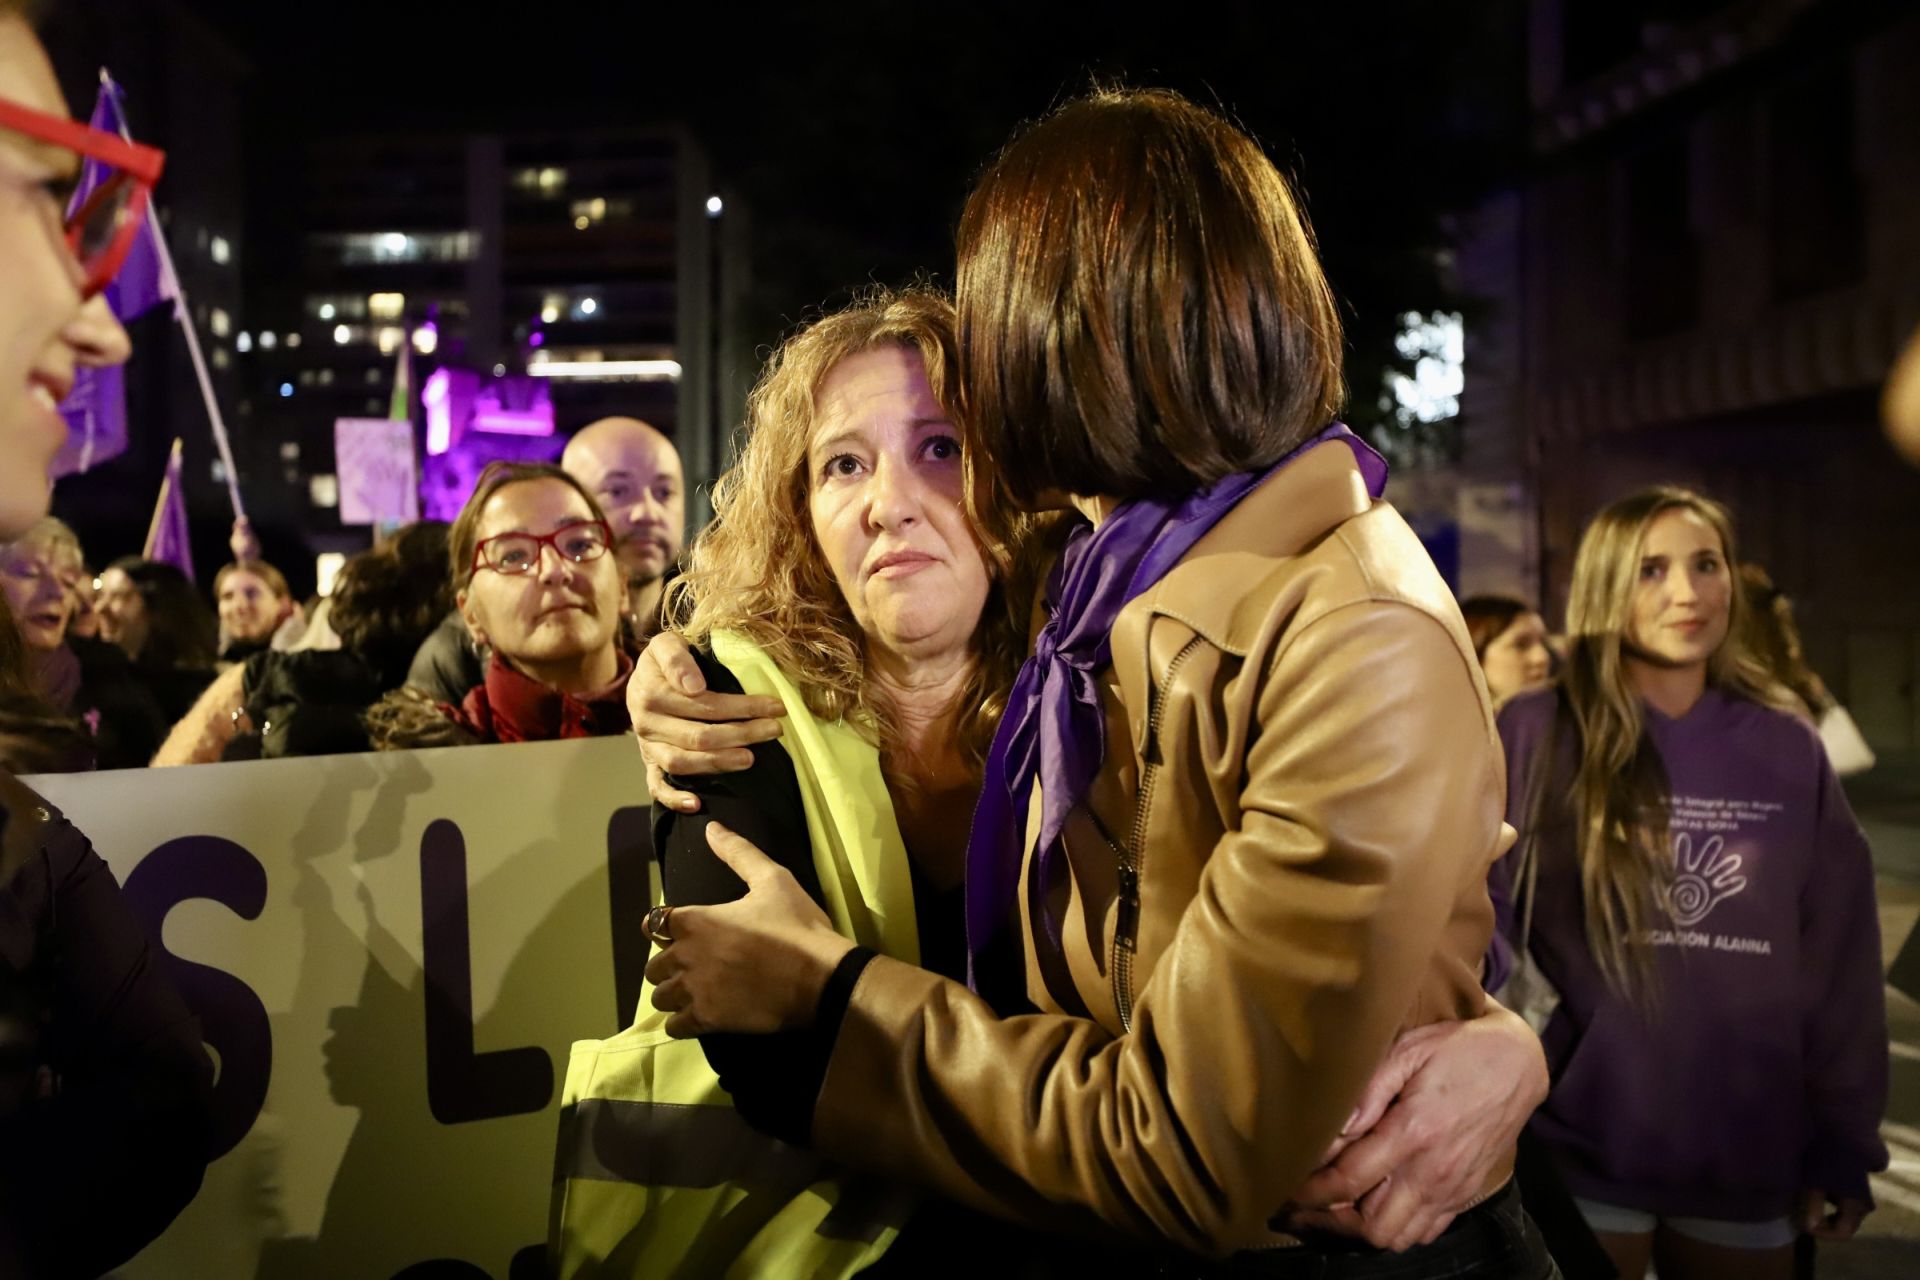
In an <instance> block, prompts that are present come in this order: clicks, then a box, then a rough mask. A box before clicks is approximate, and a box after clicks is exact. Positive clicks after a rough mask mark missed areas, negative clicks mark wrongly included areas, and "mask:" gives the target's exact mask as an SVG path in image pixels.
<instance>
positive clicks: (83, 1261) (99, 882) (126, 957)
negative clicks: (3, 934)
mask: <svg viewBox="0 0 1920 1280" xmlns="http://www.w3.org/2000/svg"><path fill="white" fill-rule="evenodd" d="M6 781H7V782H9V783H10V782H11V781H12V780H11V779H7V780H6ZM16 789H17V790H20V791H24V788H18V787H17V784H14V786H13V787H10V788H8V790H9V792H10V793H12V792H13V791H15V790H16ZM28 794H30V793H28ZM36 799H37V797H36ZM8 808H9V810H10V813H9V815H8V816H9V821H10V824H11V823H39V824H41V825H43V826H44V827H45V831H44V835H43V843H42V844H41V845H40V848H39V851H38V856H35V857H33V858H32V860H31V861H29V862H27V864H26V865H25V866H24V867H20V868H19V869H18V871H17V873H16V874H15V875H14V876H13V877H12V878H11V879H10V880H8V881H7V883H6V884H5V886H4V887H3V888H0V902H4V910H0V917H4V923H5V925H6V927H8V928H9V929H11V928H13V927H16V926H19V925H23V924H27V923H28V922H32V924H31V926H30V927H31V928H32V930H33V932H34V934H35V935H36V936H35V941H34V943H33V948H34V952H35V957H34V960H33V962H32V968H33V970H34V971H35V973H36V977H35V979H34V981H35V982H36V985H39V986H40V987H41V988H42V989H43V990H44V991H45V993H46V995H45V1001H46V1008H47V1011H48V1015H49V1018H48V1025H47V1027H46V1034H45V1042H46V1043H45V1057H46V1060H47V1062H48V1064H49V1065H50V1066H51V1068H52V1069H53V1071H54V1073H55V1077H56V1079H57V1081H58V1091H57V1092H56V1093H54V1095H53V1096H51V1097H48V1098H44V1099H42V1100H40V1101H37V1102H32V1103H29V1104H28V1105H27V1106H26V1107H24V1108H23V1109H22V1110H20V1111H19V1112H17V1113H16V1114H14V1115H13V1116H11V1117H9V1118H8V1119H7V1121H6V1122H5V1125H4V1137H0V1147H3V1148H4V1151H5V1153H6V1154H5V1160H4V1170H0V1238H5V1239H6V1241H7V1244H8V1246H9V1247H11V1248H12V1249H15V1250H17V1251H18V1255H19V1256H24V1257H26V1258H29V1259H32V1260H33V1266H34V1267H35V1269H34V1270H32V1272H31V1274H35V1275H48V1276H55V1275H57V1276H69V1275H73V1276H79V1275H86V1276H94V1275H99V1274H100V1273H102V1272H104V1271H106V1270H107V1269H109V1268H110V1267H113V1266H116V1265H118V1264H120V1263H121V1262H124V1261H126V1260H127V1259H128V1258H130V1257H132V1256H133V1255H134V1254H135V1253H137V1252H138V1251H139V1250H140V1249H141V1248H142V1247H144V1246H145V1245H146V1244H147V1243H148V1242H150V1241H151V1240H153V1239H154V1237H156V1236H158V1235H159V1234H160V1232H161V1231H163V1230H164V1229H165V1228H166V1226H167V1224H168V1223H170V1222H172V1221H173V1219H174V1216H175V1215H176V1214H178V1213H179V1212H180V1210H181V1209H182V1208H183V1207H185V1205H186V1204H187V1202H188V1201H189V1200H191V1199H192V1198H193V1196H194V1194H195V1192H197V1191H198V1190H199V1187H200V1179H201V1175H202V1173H203V1172H204V1170H205V1168H206V1163H207V1156H208V1153H209V1149H210V1145H211V1132H212V1122H213V1120H212V1103H211V1097H212V1083H213V1066H212V1063H211V1061H210V1060H209V1059H208V1057H207V1054H206V1051H205V1049H204V1048H203V1047H202V1044H201V1037H200V1027H199V1022H198V1020H197V1019H195V1018H194V1016H193V1015H192V1013H191V1012H190V1011H189V1010H188V1008H187V1006H186V1002H185V1001H184V1000H183V999H182V998H181V996H180V993H179V992H178V991H177V990H176V989H175V988H174V986H173V983H172V982H171V981H170V980H169V979H168V977H167V976H166V974H165V972H164V971H163V969H162V967H161V957H160V956H159V954H158V953H157V951H156V950H155V948H154V946H153V944H152V943H151V942H150V941H149V940H148V938H147V936H146V932H145V931H144V930H143V929H142V928H141V926H140V924H139V922H138V921H137V920H136V919H135V918H134V916H133V913H132V912H131V911H130V910H129V909H128V907H127V904H126V903H125V901H124V900H123V899H122V898H121V896H120V886H119V885H118V884H117V883H116V882H115V881H114V878H113V873H112V872H111V871H109V870H108V868H107V865H106V864H105V863H104V862H102V861H101V860H100V858H99V856H98V855H97V854H96V853H94V851H93V847H92V845H91V844H90V843H89V842H88V841H87V839H86V837H85V836H83V835H81V834H80V832H79V831H77V830H76V829H75V828H74V827H73V826H72V824H71V823H69V822H67V821H66V820H65V819H64V818H62V817H60V816H59V815H58V814H57V813H53V812H51V811H50V810H48V809H45V808H44V806H36V807H35V809H28V810H25V811H23V810H22V808H21V807H20V806H18V805H15V804H9V805H8ZM40 812H47V813H49V814H50V817H49V818H47V819H41V818H40V817H39V813H40ZM9 949H10V950H11V949H12V948H9ZM10 976H13V977H16V978H17V977H19V976H20V974H19V971H18V970H17V969H16V970H13V972H12V974H11V975H10Z"/></svg>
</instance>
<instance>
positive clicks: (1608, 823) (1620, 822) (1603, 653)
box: [1523, 485, 1789, 1007]
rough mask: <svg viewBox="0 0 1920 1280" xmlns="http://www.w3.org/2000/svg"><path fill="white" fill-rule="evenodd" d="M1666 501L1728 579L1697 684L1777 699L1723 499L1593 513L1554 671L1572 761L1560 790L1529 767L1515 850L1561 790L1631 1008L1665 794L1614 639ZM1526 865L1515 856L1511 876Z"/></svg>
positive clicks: (1638, 988)
mask: <svg viewBox="0 0 1920 1280" xmlns="http://www.w3.org/2000/svg"><path fill="white" fill-rule="evenodd" d="M1669 511H1690V512H1692V513H1693V514H1694V515H1697V516H1699V517H1700V519H1702V520H1704V521H1705V522H1706V523H1707V524H1708V525H1709V526H1710V527H1711V528H1712V529H1713V530H1714V532H1715V533H1717V534H1718V535H1719V536H1720V551H1721V556H1722V558H1723V560H1724V561H1725V563H1726V565H1727V574H1728V578H1729V579H1730V582H1731V595H1730V599H1729V605H1728V617H1727V638H1726V640H1725V641H1724V642H1723V643H1722V644H1721V646H1720V647H1719V648H1718V649H1717V650H1715V651H1714V654H1713V656H1712V658H1710V659H1709V660H1708V662H1707V683H1708V685H1709V686H1711V687H1713V688H1717V689H1721V690H1723V691H1725V692H1728V693H1731V694H1734V695H1736V696H1738V697H1743V698H1747V699H1750V700H1751V701H1754V702H1759V703H1762V704H1764V705H1766V706H1770V707H1776V708H1784V707H1786V706H1787V705H1788V703H1789V698H1788V695H1787V694H1786V691H1785V690H1784V689H1782V688H1781V687H1780V686H1779V685H1778V684H1777V683H1775V682H1774V681H1773V680H1772V678H1771V677H1770V676H1769V675H1768V673H1767V671H1766V669H1765V668H1764V667H1763V666H1762V665H1761V664H1760V663H1759V662H1758V661H1756V660H1755V658H1754V657H1753V656H1752V654H1750V653H1749V652H1748V651H1747V648H1746V645H1745V643H1744V641H1743V638H1742V637H1743V636H1744V635H1745V632H1746V624H1745V618H1746V611H1747V602H1746V596H1745V591H1744V589H1743V588H1742V585H1741V581H1740V575H1739V574H1738V573H1736V572H1734V569H1733V566H1734V565H1735V564H1737V563H1738V560H1737V559H1736V548H1735V545H1734V529H1733V517H1732V515H1731V514H1730V513H1729V512H1728V511H1727V509H1726V508H1725V507H1723V506H1721V505H1720V504H1719V503H1718V502H1715V501H1714V500H1713V499H1711V498H1708V497H1705V496H1703V495H1701V494H1698V493H1695V492H1693V491H1692V490H1690V489H1682V488H1679V487H1677V486H1673V485H1659V486H1655V487H1653V488H1650V489H1643V490H1641V491H1640V492H1638V493H1634V494H1630V495H1628V496H1627V497H1625V498H1622V499H1620V500H1619V501H1617V502H1614V503H1612V504H1611V505H1609V506H1607V507H1605V508H1604V509H1602V510H1601V512H1600V513H1599V514H1598V515H1596V516H1595V517H1594V518H1593V522H1592V523H1591V524H1589V525H1588V526H1587V529H1586V532H1585V533H1584V534H1583V535H1581V538H1580V550H1579V552H1578V553H1577V554H1576V555H1575V557H1574V564H1573V584H1572V589H1571V591H1570V593H1569V599H1568V602H1567V630H1568V632H1569V633H1570V635H1569V650H1568V654H1567V666H1566V670H1565V672H1564V673H1563V674H1562V675H1561V678H1560V699H1561V701H1560V705H1561V707H1562V708H1563V709H1564V710H1566V711H1568V712H1570V713H1571V715H1570V718H1571V721H1572V727H1573V730H1574V732H1575V733H1576V735H1577V739H1576V740H1577V742H1578V747H1579V749H1578V754H1577V761H1578V762H1577V764H1576V766H1575V769H1574V776H1573V778H1572V779H1571V785H1570V786H1569V787H1568V789H1567V790H1566V791H1565V792H1560V785H1561V784H1560V783H1549V782H1547V781H1546V779H1547V777H1548V775H1549V774H1551V773H1552V772H1553V763H1554V762H1553V760H1552V759H1551V758H1549V760H1548V761H1547V762H1546V763H1545V764H1544V765H1543V766H1542V767H1541V768H1540V770H1539V771H1538V772H1537V773H1536V775H1535V777H1536V780H1537V781H1539V783H1540V784H1541V790H1540V791H1538V792H1536V794H1535V796H1534V798H1533V801H1532V804H1531V806H1530V807H1531V808H1532V810H1533V812H1532V815H1531V817H1530V819H1529V826H1530V828H1532V830H1531V831H1530V833H1529V839H1528V852H1527V853H1526V854H1525V855H1523V857H1524V858H1530V857H1531V850H1532V846H1533V844H1534V843H1535V841H1534V839H1533V838H1532V837H1533V836H1535V835H1537V833H1538V832H1539V830H1540V828H1541V825H1542V823H1543V821H1545V816H1546V815H1545V809H1544V806H1545V804H1546V802H1547V799H1548V797H1547V794H1546V793H1547V791H1548V790H1549V789H1551V790H1553V791H1554V792H1556V793H1558V794H1564V795H1565V796H1566V798H1567V801H1568V802H1569V803H1570V806H1571V810H1572V816H1573V819H1574V823H1575V848H1576V850H1577V851H1578V861H1579V871H1580V888H1581V897H1582V900H1583V906H1584V910H1585V916H1586V935H1587V946H1588V949H1589V950H1590V951H1591V952H1592V954H1593V958H1594V961H1595V963H1596V964H1598V965H1599V967H1600V971H1601V973H1602V974H1603V975H1604V976H1605V977H1606V979H1607V981H1608V982H1609V983H1610V984H1612V985H1613V987H1614V988H1615V989H1616V990H1618V991H1620V992H1622V993H1623V994H1626V995H1628V996H1629V997H1631V998H1633V999H1634V1000H1635V1001H1636V1002H1637V1003H1639V1004H1640V1005H1642V1007H1646V1006H1649V1005H1651V1003H1652V1002H1653V1000H1654V998H1655V996H1656V995H1657V991H1656V989H1655V981H1654V978H1655V969H1654V963H1653V952H1652V950H1651V948H1649V947H1647V946H1645V945H1642V944H1641V942H1640V939H1641V938H1643V937H1644V936H1645V935H1646V932H1647V930H1648V929H1649V928H1650V927H1651V926H1652V923H1653V919H1654V912H1655V910H1656V909H1657V908H1658V907H1659V905H1660V903H1661V901H1662V896H1663V895H1664V894H1665V893H1666V892H1667V889H1668V887H1669V886H1670V885H1671V883H1672V880H1673V874H1674V863H1673V845H1672V840H1671V836H1670V831H1669V826H1668V812H1669V809H1670V808H1671V804H1672V794H1671V789H1670V787H1669V785H1668V782H1667V772H1666V766H1665V764H1664V763H1663V762H1662V761H1661V759H1660V753H1659V751H1658V750H1656V749H1655V747H1654V745H1653V741H1652V739H1651V738H1650V737H1649V736H1648V734H1647V726H1646V717H1645V716H1644V715H1643V714H1642V711H1641V707H1640V698H1639V695H1638V694H1637V693H1635V691H1634V687H1633V684H1632V682H1631V680H1630V679H1629V677H1628V674H1627V669H1626V663H1625V656H1626V654H1625V650H1626V647H1627V629H1628V625H1629V622H1630V620H1631V618H1632V613H1633V593H1634V584H1635V583H1636V582H1637V580H1638V577H1639V569H1640V560H1641V548H1642V547H1643V546H1644V545H1645V543H1646V537H1647V531H1648V530H1649V529H1650V528H1652V526H1653V522H1654V521H1655V520H1657V519H1659V518H1660V517H1661V516H1662V515H1665V514H1666V513H1667V512H1669ZM1562 781H1563V782H1564V781H1565V780H1562ZM1558 794H1556V795H1555V796H1554V797H1553V798H1554V799H1556V800H1557V799H1558ZM1528 870H1530V869H1529V868H1527V867H1526V866H1525V864H1524V863H1523V875H1524V874H1526V873H1527V871H1528Z"/></svg>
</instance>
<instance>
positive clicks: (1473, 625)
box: [1460, 596, 1534, 658]
mask: <svg viewBox="0 0 1920 1280" xmlns="http://www.w3.org/2000/svg"><path fill="white" fill-rule="evenodd" d="M1533 611H1534V610H1533V606H1532V605H1530V604H1528V603H1527V602H1526V601H1525V600H1521V599H1518V598H1517V597H1514V596H1468V597H1467V598H1466V599H1465V600H1462V601H1461V602H1460V616H1461V617H1462V618H1464V619H1465V620H1466V623H1467V638H1468V639H1469V640H1472V641H1473V656H1474V657H1476V658H1485V657H1486V656H1487V646H1488V645H1490V644H1492V643H1493V642H1494V641H1495V640H1498V639H1499V638H1500V637H1501V636H1503V635H1505V634H1506V632H1507V628H1508V627H1510V626H1512V625H1513V624H1514V622H1515V621H1517V620H1518V619H1519V618H1521V617H1523V616H1524V615H1526V614H1529V613H1532V612H1533Z"/></svg>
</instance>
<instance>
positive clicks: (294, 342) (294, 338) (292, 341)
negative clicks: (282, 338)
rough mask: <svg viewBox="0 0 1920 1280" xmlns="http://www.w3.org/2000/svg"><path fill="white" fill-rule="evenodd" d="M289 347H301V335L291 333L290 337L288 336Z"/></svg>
mask: <svg viewBox="0 0 1920 1280" xmlns="http://www.w3.org/2000/svg"><path fill="white" fill-rule="evenodd" d="M287 345H288V346H290V347H297V346H299V345H300V335H299V334H297V333H290V334H288V335H287Z"/></svg>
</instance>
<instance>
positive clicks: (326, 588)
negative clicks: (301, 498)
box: [309, 476, 347, 596]
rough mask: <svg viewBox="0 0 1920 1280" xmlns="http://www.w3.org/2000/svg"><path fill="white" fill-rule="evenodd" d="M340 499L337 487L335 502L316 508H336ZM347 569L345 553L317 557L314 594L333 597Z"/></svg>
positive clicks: (334, 552) (323, 553) (336, 486)
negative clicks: (336, 584)
mask: <svg viewBox="0 0 1920 1280" xmlns="http://www.w3.org/2000/svg"><path fill="white" fill-rule="evenodd" d="M314 478H315V479H316V480H317V479H319V478H320V477H318V476H316V477H314ZM326 478H327V479H329V480H331V479H333V477H332V476H328V477H326ZM309 491H311V486H309ZM339 497H340V489H339V486H338V485H335V486H334V501H333V502H328V503H325V504H322V503H320V502H318V501H316V502H315V503H314V505H315V506H321V505H325V506H329V507H331V506H335V505H337V503H338V501H339ZM346 567H347V553H346V552H344V551H322V552H321V553H320V554H319V555H317V556H315V557H314V558H313V590H314V593H315V594H316V595H322V596H330V595H332V594H333V584H334V583H336V582H338V581H339V580H340V571H341V570H342V569H344V568H346Z"/></svg>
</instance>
